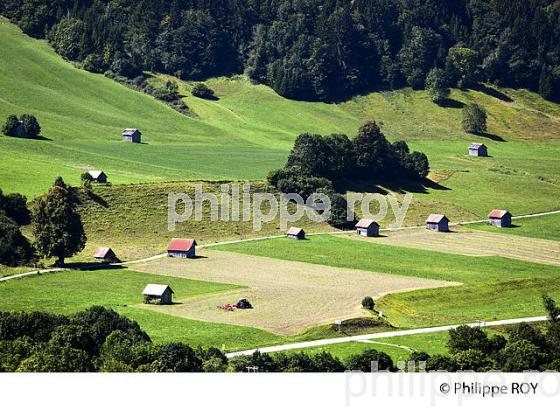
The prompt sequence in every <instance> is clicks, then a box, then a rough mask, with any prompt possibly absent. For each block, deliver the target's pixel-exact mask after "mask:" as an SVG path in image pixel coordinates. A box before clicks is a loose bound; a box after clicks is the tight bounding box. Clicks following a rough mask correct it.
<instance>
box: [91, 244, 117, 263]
mask: <svg viewBox="0 0 560 410" xmlns="http://www.w3.org/2000/svg"><path fill="white" fill-rule="evenodd" d="M93 259H95V260H96V261H99V262H114V261H116V260H118V259H117V255H115V252H113V250H112V249H111V248H108V247H106V246H102V247H101V248H98V249H97V250H96V251H95V253H94V254H93Z"/></svg>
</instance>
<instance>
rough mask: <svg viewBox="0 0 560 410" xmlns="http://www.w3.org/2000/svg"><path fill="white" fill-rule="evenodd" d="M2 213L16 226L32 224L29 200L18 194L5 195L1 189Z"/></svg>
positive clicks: (0, 204) (0, 205)
mask: <svg viewBox="0 0 560 410" xmlns="http://www.w3.org/2000/svg"><path fill="white" fill-rule="evenodd" d="M0 211H4V213H5V214H6V216H7V217H8V218H10V219H11V220H12V221H14V222H15V223H16V224H18V225H20V226H22V225H27V224H28V223H29V222H31V213H30V212H29V209H28V208H27V198H26V197H25V196H23V195H21V194H18V193H12V194H8V195H4V194H3V193H2V190H1V189H0Z"/></svg>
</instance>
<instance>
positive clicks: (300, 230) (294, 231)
mask: <svg viewBox="0 0 560 410" xmlns="http://www.w3.org/2000/svg"><path fill="white" fill-rule="evenodd" d="M300 233H302V234H305V231H304V230H303V228H296V227H294V226H292V227H291V228H290V229H288V233H287V235H299V234H300Z"/></svg>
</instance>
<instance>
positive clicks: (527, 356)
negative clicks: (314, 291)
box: [0, 296, 560, 372]
mask: <svg viewBox="0 0 560 410" xmlns="http://www.w3.org/2000/svg"><path fill="white" fill-rule="evenodd" d="M543 302H544V306H545V309H546V311H547V313H548V317H549V319H548V321H547V322H546V324H545V326H534V325H531V324H528V323H519V324H516V325H512V326H509V327H508V329H507V330H506V336H507V337H506V336H504V335H502V334H494V335H492V336H489V335H488V334H487V333H486V332H484V331H483V330H482V329H481V328H479V327H469V326H459V327H457V328H455V329H452V330H450V331H449V338H448V343H447V347H448V350H449V354H444V355H442V354H435V355H429V354H427V353H425V352H418V351H414V352H412V353H411V354H410V357H409V358H408V360H407V365H406V366H405V368H404V369H402V368H399V367H402V366H398V364H395V362H394V361H393V360H392V359H391V357H390V356H388V355H387V354H386V353H384V352H379V351H377V350H375V349H365V350H364V351H363V352H361V353H357V354H353V355H350V356H348V357H347V358H345V359H344V360H341V359H339V358H337V357H335V356H333V355H331V354H330V353H328V352H325V351H323V352H320V353H316V354H307V353H304V352H298V353H289V352H288V353H273V354H267V353H260V352H258V351H256V352H255V353H254V354H253V355H248V356H238V357H233V358H229V359H228V358H227V357H226V355H225V354H224V353H223V352H222V351H221V350H219V349H217V348H214V347H209V348H200V347H198V348H192V347H190V346H188V345H186V344H184V343H177V342H170V343H164V344H154V343H153V342H152V341H151V339H150V337H149V336H148V335H147V334H146V332H144V331H143V330H142V329H141V328H140V326H139V325H138V324H137V323H136V322H134V321H132V320H130V319H128V318H126V317H124V316H121V315H119V314H118V313H116V312H114V311H113V310H112V309H108V308H104V307H101V306H93V307H91V308H89V309H86V310H84V311H81V312H77V313H74V314H71V315H67V316H63V315H56V314H52V313H47V312H0V371H2V372H14V371H17V372H97V371H100V372H225V371H228V372H247V371H253V370H255V371H259V372H343V371H347V370H354V371H363V372H370V371H372V362H374V363H375V365H374V368H375V369H377V370H380V371H382V370H386V371H393V372H394V371H398V370H404V371H410V370H412V369H415V370H420V371H424V370H426V371H449V372H455V371H477V372H486V371H492V370H501V371H505V372H522V371H527V370H536V371H545V370H552V371H560V308H558V306H557V305H556V303H555V301H554V300H552V299H551V298H549V297H547V296H544V297H543ZM410 364H414V366H413V367H409V365H410Z"/></svg>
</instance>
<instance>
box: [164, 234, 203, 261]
mask: <svg viewBox="0 0 560 410" xmlns="http://www.w3.org/2000/svg"><path fill="white" fill-rule="evenodd" d="M167 256H170V257H173V258H194V257H195V256H196V241H195V240H194V239H183V238H173V239H171V242H169V246H168V247H167Z"/></svg>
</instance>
